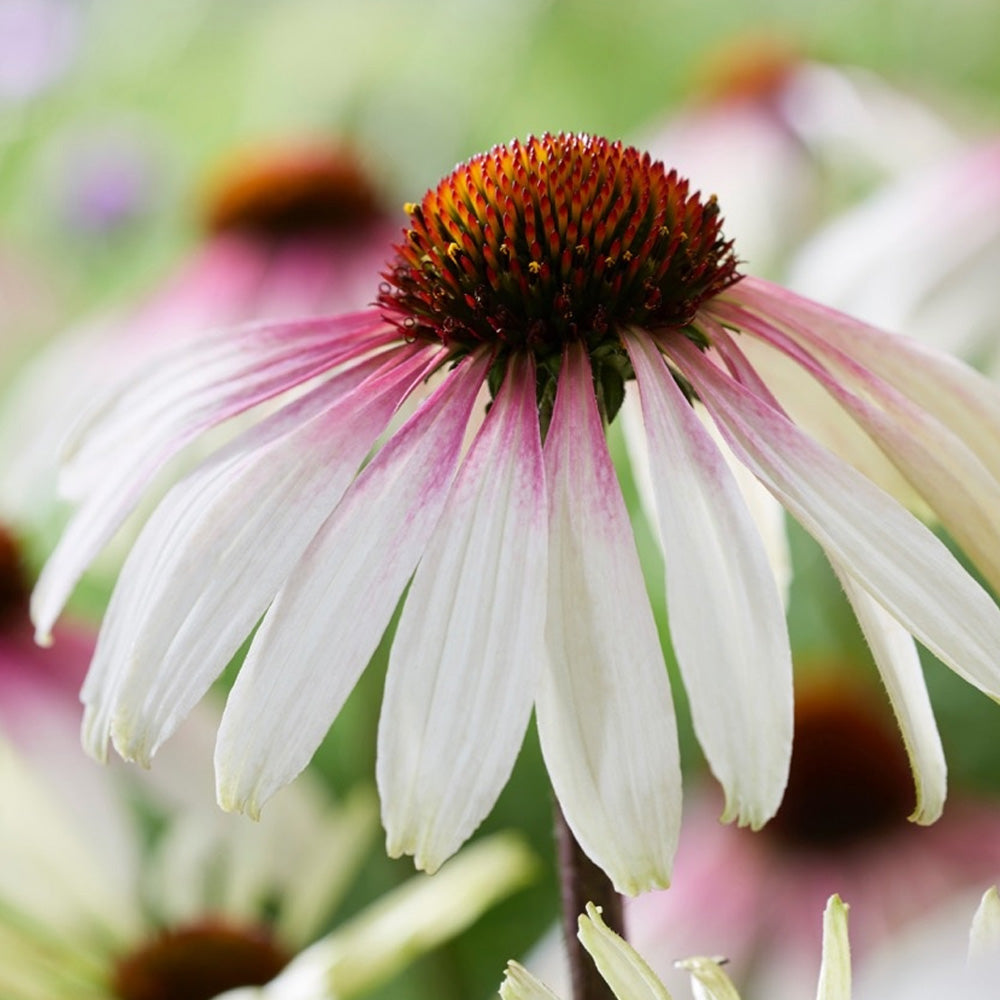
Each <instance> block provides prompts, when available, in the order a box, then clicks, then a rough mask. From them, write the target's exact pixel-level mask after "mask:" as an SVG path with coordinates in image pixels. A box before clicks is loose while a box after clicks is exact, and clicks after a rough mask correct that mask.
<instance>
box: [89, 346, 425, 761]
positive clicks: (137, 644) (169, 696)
mask: <svg viewBox="0 0 1000 1000" xmlns="http://www.w3.org/2000/svg"><path fill="white" fill-rule="evenodd" d="M429 360H430V357H429V355H428V352H427V351H426V350H423V351H421V350H413V349H411V348H404V349H403V350H402V351H401V352H400V356H399V357H397V358H394V359H393V360H392V361H391V362H389V363H388V364H387V365H385V366H384V368H383V369H380V370H379V371H378V372H377V373H375V374H374V375H373V376H372V377H371V378H370V379H368V380H367V381H364V383H363V384H361V385H358V383H359V382H361V380H362V376H363V375H364V374H366V373H370V372H371V370H372V368H373V367H375V366H376V365H377V361H375V360H370V361H368V362H366V363H365V364H363V365H361V366H359V367H358V368H356V369H352V370H350V371H349V372H346V373H343V374H341V375H339V376H337V377H335V378H334V379H333V380H332V381H331V382H327V383H325V384H323V385H322V386H320V387H319V388H317V389H315V390H313V392H312V393H310V394H309V395H307V396H304V397H302V399H300V400H298V401H296V402H295V403H292V404H289V405H288V406H287V407H285V408H284V409H282V410H280V411H278V412H277V413H276V414H274V415H273V416H272V417H271V418H269V419H268V420H266V421H264V422H263V423H262V424H259V425H258V426H257V427H254V428H252V429H251V430H249V431H247V432H245V433H244V434H243V435H242V436H241V437H240V438H238V439H236V440H235V441H234V442H233V443H232V444H231V445H230V446H229V447H227V448H225V449H223V451H222V452H220V453H219V454H218V455H217V456H215V457H214V458H213V459H212V460H210V461H208V462H206V463H204V464H203V465H202V467H201V468H199V469H197V470H196V471H195V472H194V473H193V474H192V475H190V476H189V477H188V478H187V479H185V480H184V481H183V482H181V483H179V484H178V485H177V486H176V487H174V489H173V490H171V492H170V493H169V494H168V495H167V497H166V498H165V499H164V500H163V502H162V503H161V504H160V506H159V507H158V508H157V510H156V512H155V513H154V515H153V517H152V518H150V521H149V523H148V524H147V525H146V528H145V529H144V531H143V532H142V534H141V536H140V538H139V539H138V541H137V542H136V545H135V546H134V548H133V550H132V553H131V554H130V556H129V559H128V560H127V561H126V565H125V567H124V568H123V570H122V573H121V579H120V581H119V584H118V587H119V589H121V590H122V591H123V592H124V594H125V598H124V601H123V604H122V606H121V609H120V610H119V609H118V608H117V607H116V609H115V614H114V615H113V616H112V615H109V616H108V617H107V618H106V619H105V627H104V629H103V630H102V636H101V640H100V642H99V644H98V651H97V654H96V656H95V666H94V668H93V669H94V670H95V671H97V670H101V669H104V662H105V660H106V659H112V658H113V660H114V661H116V662H115V663H114V666H113V667H112V668H111V669H114V670H117V671H119V672H120V675H121V678H122V680H121V683H120V685H119V686H118V688H117V690H116V692H115V710H114V715H113V718H112V735H113V738H114V741H115V745H116V747H117V749H118V750H119V752H120V753H122V754H123V755H124V756H126V757H128V758H135V759H137V760H140V761H143V762H147V761H148V760H149V758H150V756H151V755H152V754H153V753H155V752H156V749H157V748H158V747H159V745H160V744H161V743H162V742H163V740H164V739H166V738H167V737H168V736H169V735H170V734H171V733H172V732H173V730H174V729H175V728H176V727H177V725H178V723H179V722H180V720H181V719H182V718H184V716H185V715H187V713H188V712H189V711H190V710H191V708H192V707H193V706H194V705H195V704H196V703H197V702H198V701H199V700H200V699H201V697H202V696H203V695H204V693H205V691H206V690H207V689H208V686H209V685H210V684H211V683H212V681H213V680H214V679H215V678H216V677H217V676H218V674H219V673H220V672H221V671H222V669H223V667H224V666H225V665H226V663H227V662H228V661H229V660H230V659H231V658H232V657H233V655H234V654H235V653H236V651H237V649H238V648H239V646H240V644H241V643H242V642H243V640H244V639H245V638H246V636H247V633H249V631H250V630H251V629H252V628H253V626H254V624H255V623H256V622H257V621H258V619H259V618H260V616H261V615H262V614H263V613H264V611H265V609H266V608H267V606H268V604H269V603H270V602H271V600H272V599H273V598H274V595H275V594H276V593H277V591H278V589H279V587H280V586H281V584H282V583H283V582H284V580H285V578H286V577H287V576H288V573H289V572H290V570H291V569H292V567H293V566H294V565H295V563H296V562H297V561H298V559H299V558H300V557H301V555H302V553H303V552H304V551H305V549H306V546H307V545H308V544H309V542H310V541H311V540H312V538H313V536H314V535H315V533H316V531H317V530H318V529H319V527H320V525H321V524H322V523H323V521H324V520H325V519H326V517H327V516H328V515H329V513H330V511H331V510H333V508H334V507H335V506H336V505H337V503H338V501H339V500H340V498H341V497H342V496H343V494H344V491H345V490H346V489H347V487H348V485H349V484H350V483H351V481H352V479H353V478H354V476H355V475H356V473H357V470H358V467H359V466H360V465H361V463H362V461H363V460H364V458H365V456H366V455H367V454H368V452H369V450H370V449H371V447H372V445H373V444H374V442H375V440H376V438H377V437H378V435H379V434H380V433H381V432H382V431H383V429H384V428H385V426H386V424H387V423H388V421H389V419H390V417H391V416H392V414H393V412H394V410H395V409H396V408H397V407H398V406H399V404H400V402H401V401H402V400H403V399H404V398H405V397H406V395H407V393H408V392H409V391H410V389H411V387H412V386H413V384H414V382H415V381H417V380H419V378H420V375H421V373H422V372H423V371H424V369H425V368H426V366H427V364H428V361H429ZM352 388H353V389H354V391H348V390H351V389H352ZM85 697H86V698H87V700H90V699H89V694H88V693H87V692H86V691H85Z"/></svg>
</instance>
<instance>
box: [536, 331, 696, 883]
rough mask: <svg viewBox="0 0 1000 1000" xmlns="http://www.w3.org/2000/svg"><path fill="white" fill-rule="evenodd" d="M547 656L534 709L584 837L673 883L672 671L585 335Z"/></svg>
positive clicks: (560, 498) (556, 506)
mask: <svg viewBox="0 0 1000 1000" xmlns="http://www.w3.org/2000/svg"><path fill="white" fill-rule="evenodd" d="M545 463H546V474H547V478H548V482H549V490H550V498H551V499H550V504H551V507H550V515H549V531H550V541H549V598H548V623H547V629H546V634H547V639H548V646H549V658H548V662H547V665H546V669H545V670H543V671H542V674H541V677H540V683H539V693H538V700H537V703H536V711H537V715H538V730H539V735H540V738H541V743H542V751H543V753H544V755H545V762H546V765H547V767H548V771H549V775H550V776H551V778H552V785H553V788H554V789H555V793H556V797H557V798H558V800H559V803H560V805H561V807H562V810H563V813H564V814H565V816H566V819H567V822H568V823H569V826H570V828H571V829H572V831H573V833H574V835H575V836H576V838H577V840H578V841H579V843H580V845H581V847H582V848H583V850H584V851H585V852H586V853H587V854H588V855H589V856H590V857H591V858H592V859H593V860H594V861H595V862H596V863H597V864H598V865H600V866H601V867H602V868H603V869H604V870H605V871H606V872H607V873H608V875H610V877H611V879H612V881H613V882H614V883H615V886H616V887H617V888H618V890H619V891H621V892H626V893H628V894H630V895H634V894H635V893H638V892H642V891H643V890H646V889H651V888H657V887H659V888H662V887H664V886H666V885H667V884H668V883H669V880H670V866H671V862H672V860H673V855H674V850H675V848H676V845H677V833H678V828H679V825H680V812H681V795H680V767H679V762H678V751H677V732H676V724H675V722H674V710H673V704H672V702H671V697H670V682H669V679H668V677H667V671H666V666H665V664H664V662H663V652H662V649H661V647H660V640H659V636H658V635H657V632H656V625H655V623H654V621H653V615H652V611H651V609H650V606H649V598H648V597H647V595H646V588H645V584H644V582H643V579H642V572H641V570H640V568H639V557H638V553H637V552H636V548H635V540H634V539H633V537H632V529H631V525H630V524H629V520H628V513H627V511H626V509H625V502H624V500H623V499H622V495H621V490H620V488H619V486H618V480H617V479H616V477H615V471H614V467H613V465H612V463H611V457H610V455H609V454H608V448H607V443H606V441H605V438H604V430H603V428H602V426H601V419H600V416H599V415H598V412H597V404H596V401H595V398H594V390H593V382H592V377H591V373H590V364H589V362H588V360H587V357H586V355H585V354H584V353H583V350H582V348H579V347H574V348H570V349H569V350H568V351H567V355H566V357H565V359H564V361H563V370H562V372H561V374H560V376H559V390H558V394H557V397H556V404H555V410H554V412H553V415H552V423H551V426H550V427H549V432H548V437H547V439H546V442H545Z"/></svg>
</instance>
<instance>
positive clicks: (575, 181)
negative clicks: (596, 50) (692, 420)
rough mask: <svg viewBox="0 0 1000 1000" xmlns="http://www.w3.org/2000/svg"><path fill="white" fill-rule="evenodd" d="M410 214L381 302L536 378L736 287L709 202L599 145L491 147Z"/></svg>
mask: <svg viewBox="0 0 1000 1000" xmlns="http://www.w3.org/2000/svg"><path fill="white" fill-rule="evenodd" d="M407 211H408V212H409V214H410V225H409V227H408V228H407V229H406V230H405V234H404V235H405V239H404V241H403V242H402V243H401V244H399V245H398V246H397V247H396V259H395V262H394V264H393V266H392V267H391V269H390V270H388V271H387V272H386V273H385V275H384V276H385V278H386V282H385V284H384V285H383V286H382V290H381V293H380V296H379V304H380V305H381V306H382V307H383V309H384V310H385V313H386V315H387V317H388V318H390V319H391V320H393V321H394V322H398V323H400V324H401V325H402V326H404V328H405V329H406V331H407V333H408V335H409V336H412V337H415V338H427V339H435V338H436V339H439V340H440V341H442V342H443V343H444V344H445V345H446V346H448V347H451V348H453V349H454V350H455V352H456V353H464V352H466V351H470V350H474V349H476V348H477V347H479V346H481V345H494V346H495V347H496V349H497V350H498V353H500V354H506V353H508V352H509V351H512V350H519V349H528V350H530V351H532V352H533V353H534V354H535V356H536V360H537V361H539V362H541V364H542V365H543V366H544V364H545V362H546V361H547V360H548V359H551V358H552V357H553V356H555V357H558V356H559V355H560V354H561V351H562V348H563V346H564V344H565V343H567V342H568V341H571V340H580V341H583V342H584V343H585V344H586V345H587V347H588V352H589V353H590V355H591V357H592V359H593V360H595V361H599V358H600V356H601V354H602V352H603V353H604V354H607V353H608V352H609V351H610V352H611V353H612V354H616V355H617V354H620V353H622V352H621V347H620V341H619V337H618V331H619V330H621V329H623V328H625V327H629V326H639V327H644V328H650V329H652V328H661V327H684V326H685V325H687V324H688V323H690V322H691V320H692V319H693V318H694V315H695V312H696V311H697V309H698V306H699V305H700V304H701V303H702V302H703V301H704V300H705V299H706V298H708V297H710V296H712V295H715V294H716V293H718V292H720V291H721V290H722V289H724V288H726V287H728V286H729V285H731V284H732V283H733V282H735V281H736V280H738V278H739V275H738V274H737V270H736V267H737V261H736V258H735V255H734V254H733V250H732V244H731V243H730V242H729V241H726V240H725V239H724V238H723V236H722V233H721V228H720V227H721V217H720V213H719V208H718V205H717V203H716V200H715V198H714V197H711V198H708V199H702V198H701V196H700V194H699V193H697V192H694V193H692V192H691V191H690V186H689V184H688V182H687V181H686V180H684V179H683V178H680V177H678V175H677V172H676V171H674V170H670V171H668V170H666V169H665V167H664V166H663V164H662V163H660V162H659V161H654V160H652V159H651V158H650V156H649V154H648V153H647V154H644V153H640V152H639V151H638V150H636V149H634V148H633V147H631V146H624V145H623V144H622V143H621V142H610V141H608V140H607V139H602V138H596V137H592V136H586V135H567V134H563V133H560V134H559V135H555V136H553V135H549V134H546V135H543V136H541V137H540V138H534V137H532V138H529V139H527V140H526V141H525V142H523V143H522V142H520V141H518V140H514V141H513V142H511V143H509V144H508V145H505V146H495V147H494V148H493V149H492V150H490V151H489V152H487V153H483V154H480V155H479V156H475V157H473V158H472V159H471V160H469V161H468V162H466V163H463V164H460V165H459V166H458V167H456V168H455V170H454V171H452V173H451V174H449V175H448V176H447V177H445V178H444V179H443V180H442V181H441V182H440V183H439V184H438V185H437V187H436V188H433V189H432V190H430V191H428V192H427V194H426V195H425V196H424V198H423V200H422V201H421V202H420V203H419V204H415V205H408V206H407ZM596 374H597V372H596V371H595V375H596Z"/></svg>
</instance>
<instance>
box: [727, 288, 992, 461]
mask: <svg viewBox="0 0 1000 1000" xmlns="http://www.w3.org/2000/svg"><path fill="white" fill-rule="evenodd" d="M736 287H737V288H738V289H739V300H738V301H739V302H746V303H748V304H751V305H752V306H753V307H754V308H756V309H757V310H758V311H760V312H761V313H763V314H767V313H772V314H776V315H777V316H779V317H781V318H784V319H786V320H787V321H789V322H790V323H792V324H795V325H796V326H798V327H803V326H805V327H808V328H809V329H812V330H813V331H815V333H816V334H817V335H819V336H820V337H822V338H824V339H826V340H827V341H829V342H830V343H831V344H834V345H836V346H837V347H839V348H840V349H841V350H843V351H844V352H845V353H847V354H849V355H850V356H852V357H854V358H855V359H856V360H857V361H858V362H859V363H860V364H862V365H864V366H865V367H866V368H868V369H869V370H870V371H872V372H874V373H875V374H877V375H879V376H880V377H882V378H883V379H885V381H886V382H888V383H889V384H890V385H893V386H895V387H896V388H897V389H899V390H900V391H901V392H903V393H904V394H905V395H906V396H908V397H909V398H910V399H912V400H913V401H914V402H915V403H917V404H919V405H920V406H921V407H923V408H924V409H925V410H927V411H928V412H929V413H932V414H933V415H934V416H935V417H937V419H938V420H940V421H941V422H942V423H943V424H944V425H945V426H946V427H949V428H951V430H952V431H954V432H955V433H956V434H957V435H958V437H960V438H961V439H962V440H963V441H964V442H965V443H966V444H967V445H968V446H969V447H970V448H972V449H973V451H975V453H976V455H978V456H979V459H980V461H981V462H982V463H983V464H984V465H985V466H986V467H987V468H988V469H989V470H990V472H991V473H992V474H993V476H994V477H996V478H998V479H1000V392H998V391H997V387H996V385H995V384H993V383H992V382H991V381H990V380H989V379H988V378H986V377H985V376H983V375H981V374H980V373H979V372H977V371H975V370H973V369H972V368H970V367H969V366H968V365H966V364H964V363H963V362H961V361H959V360H957V359H956V358H954V357H951V356H950V355H948V354H945V353H944V352H943V351H939V350H936V349H935V348H933V347H930V346H928V345H927V344H923V343H921V342H920V341H917V340H914V339H912V338H910V337H903V336H899V335H897V334H892V333H887V332H886V331H884V330H879V329H878V328H877V327H873V326H868V325H866V324H864V323H860V322H858V321H857V320H855V319H852V318H851V317H850V316H845V315H844V314H843V313H839V312H837V311H836V310H833V309H827V308H825V307H824V306H821V305H818V304H817V303H815V302H810V301H809V300H808V299H804V298H802V297H801V296H798V295H795V294H794V293H793V292H789V291H787V290H785V289H783V288H780V287H779V286H777V285H771V284H769V283H768V282H765V281H761V280H759V279H751V278H746V279H744V280H743V281H741V282H740V283H739V285H738V286H736ZM734 298H735V296H734Z"/></svg>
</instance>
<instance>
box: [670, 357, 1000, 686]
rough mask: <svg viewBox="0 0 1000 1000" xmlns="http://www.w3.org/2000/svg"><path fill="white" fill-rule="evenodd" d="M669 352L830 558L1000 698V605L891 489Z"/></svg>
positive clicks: (692, 361) (695, 362)
mask: <svg viewBox="0 0 1000 1000" xmlns="http://www.w3.org/2000/svg"><path fill="white" fill-rule="evenodd" d="M671 353H672V356H673V357H674V359H675V360H676V361H677V362H678V364H679V365H680V367H681V368H682V371H683V373H684V375H685V376H687V378H688V379H690V381H691V382H692V384H693V385H694V387H695V389H696V391H697V392H698V395H699V396H700V397H701V399H702V401H703V402H704V403H705V405H706V406H707V407H708V408H709V410H710V412H711V413H712V414H713V416H714V417H715V418H716V420H717V421H718V422H719V425H720V428H721V429H722V431H723V433H724V434H725V435H726V438H727V440H728V441H729V443H730V446H731V447H732V448H733V450H734V451H735V452H736V454H737V455H738V456H739V457H740V459H741V461H743V462H744V463H746V464H747V465H748V466H749V467H750V468H751V469H752V470H753V471H754V472H755V473H756V475H757V476H758V477H759V478H760V479H761V481H762V482H764V484H765V485H766V486H768V488H769V489H770V490H771V491H772V492H773V493H774V495H775V496H776V497H778V499H779V500H780V501H781V502H782V503H783V504H784V506H785V507H786V509H787V510H789V511H790V512H791V513H792V514H793V515H794V516H795V517H796V518H797V519H798V520H799V521H800V522H801V524H802V525H803V527H804V528H805V529H806V530H807V531H809V532H810V534H812V535H813V537H814V538H815V539H816V540H817V541H818V542H819V543H820V545H822V546H823V548H824V549H826V550H827V553H828V554H829V556H830V558H831V559H832V560H833V561H834V562H835V563H837V564H838V565H842V566H843V568H844V569H845V570H847V571H848V572H849V573H850V574H851V576H852V577H853V578H854V579H855V581H856V582H857V583H858V584H860V585H861V586H862V587H863V588H864V589H865V590H866V591H868V593H869V594H871V596H872V597H874V598H875V599H876V600H877V601H878V602H879V604H881V605H882V606H883V607H884V608H885V609H886V611H888V612H889V613H890V614H891V615H892V616H893V617H895V618H896V619H897V620H898V621H899V622H900V624H902V625H903V626H904V627H905V628H906V629H907V631H909V632H910V633H911V634H912V635H913V636H914V637H915V638H917V639H918V640H919V641H920V642H922V643H923V644H924V645H925V646H927V648H928V649H930V650H931V652H932V653H934V654H935V656H937V657H938V658H939V659H941V660H943V661H944V662H945V663H947V664H948V665H949V666H951V667H952V669H953V670H955V672H956V673H958V674H959V675H960V676H962V677H964V678H965V679H966V680H967V681H969V683H971V684H973V685H975V686H976V687H978V688H980V689H981V690H983V691H985V692H986V693H987V694H990V695H991V696H992V697H994V698H997V697H1000V667H998V665H997V661H996V650H997V649H998V648H1000V609H998V608H997V606H996V605H995V604H994V603H993V601H992V600H991V599H990V597H989V595H988V594H987V593H986V592H985V591H984V590H983V589H982V588H981V587H980V586H979V585H978V584H977V583H976V582H975V581H974V580H973V579H972V577H970V576H969V574H968V573H966V572H965V570H964V569H962V567H961V566H960V565H959V563H958V562H957V561H956V559H955V558H954V557H953V556H952V555H951V553H950V552H949V551H948V550H947V548H946V547H945V546H944V545H943V544H942V543H941V542H940V541H939V540H938V539H937V538H935V537H934V535H933V534H932V533H931V532H930V531H929V530H928V529H927V528H926V527H924V525H923V524H921V523H920V522H919V521H918V520H917V519H916V518H915V517H913V516H912V515H911V514H909V513H908V512H907V511H906V510H905V509H904V508H902V507H901V506H900V505H899V504H898V503H896V501H895V500H893V499H892V497H890V496H889V495H888V494H886V493H884V492H883V491H882V490H880V489H878V487H876V486H875V485H873V484H872V483H871V482H870V481H869V480H867V479H866V478H865V477H864V476H862V475H860V474H859V473H858V472H857V471H856V470H854V469H852V468H851V467H850V466H849V465H847V464H846V463H844V462H841V461H840V460H839V459H838V458H836V456H834V455H832V454H830V453H829V452H827V451H826V450H825V449H823V448H821V447H820V446H819V445H817V444H816V442H815V441H813V440H811V439H810V438H809V437H807V436H806V435H804V434H803V433H802V432H801V431H800V430H799V429H798V428H797V427H796V426H795V425H794V424H793V423H791V421H789V420H787V419H786V418H785V417H783V416H781V415H780V414H777V413H775V412H774V410H772V409H771V408H770V407H768V406H767V405H765V404H764V403H762V402H761V401H760V400H759V399H757V398H755V397H754V396H753V395H752V394H751V393H749V392H748V391H747V390H746V389H744V388H743V387H742V386H741V385H740V384H739V383H737V382H735V381H733V380H732V379H730V378H729V377H727V376H726V375H725V374H724V373H723V372H721V371H720V370H719V369H718V368H716V367H715V366H714V365H713V364H711V363H710V362H709V361H707V360H706V359H705V358H704V357H703V356H702V354H701V352H700V351H698V349H697V348H695V347H694V345H691V344H690V342H688V341H685V340H684V339H683V338H678V341H677V343H676V344H675V345H673V346H672V347H671Z"/></svg>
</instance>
